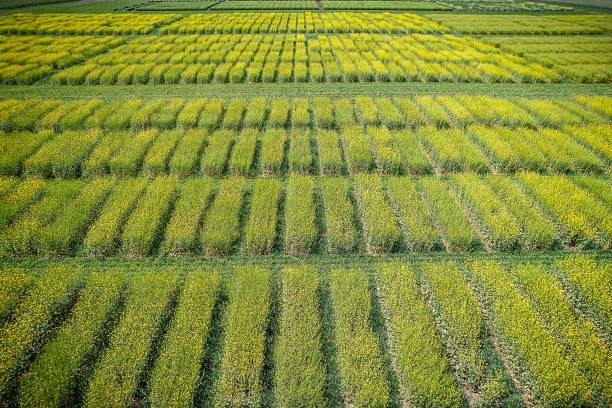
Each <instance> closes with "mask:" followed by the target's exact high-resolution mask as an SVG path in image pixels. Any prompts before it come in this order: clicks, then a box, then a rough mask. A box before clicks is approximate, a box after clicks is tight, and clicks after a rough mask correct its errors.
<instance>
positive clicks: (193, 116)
mask: <svg viewBox="0 0 612 408" xmlns="http://www.w3.org/2000/svg"><path fill="white" fill-rule="evenodd" d="M207 102H208V100H207V99H192V100H190V101H188V102H187V103H185V106H183V109H182V110H181V111H180V112H179V113H178V115H177V117H176V126H178V127H194V126H196V125H197V124H198V118H199V117H200V112H202V109H204V106H205V105H206V103H207Z"/></svg>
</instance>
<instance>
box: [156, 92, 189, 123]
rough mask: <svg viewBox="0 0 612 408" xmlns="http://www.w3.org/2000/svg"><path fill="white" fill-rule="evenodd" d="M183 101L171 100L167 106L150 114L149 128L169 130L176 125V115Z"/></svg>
mask: <svg viewBox="0 0 612 408" xmlns="http://www.w3.org/2000/svg"><path fill="white" fill-rule="evenodd" d="M184 104H185V101H184V100H182V99H180V98H173V99H170V100H169V101H168V103H167V104H165V105H162V106H161V107H160V108H159V109H157V110H155V111H154V112H152V113H151V126H153V127H157V128H160V129H170V128H173V127H174V125H175V124H176V115H177V114H178V112H179V110H180V109H181V108H182V107H183V105H184Z"/></svg>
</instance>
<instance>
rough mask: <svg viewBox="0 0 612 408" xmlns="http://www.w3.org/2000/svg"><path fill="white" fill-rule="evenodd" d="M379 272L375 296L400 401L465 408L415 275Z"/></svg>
mask: <svg viewBox="0 0 612 408" xmlns="http://www.w3.org/2000/svg"><path fill="white" fill-rule="evenodd" d="M379 271H380V278H379V279H378V282H377V287H378V294H379V297H380V302H381V305H382V311H383V314H384V316H385V319H386V321H387V325H388V327H389V328H390V330H389V342H390V345H391V347H390V350H391V356H392V359H393V361H394V365H395V371H396V373H397V376H398V381H399V383H400V390H401V396H402V399H403V400H404V401H410V402H412V403H414V404H415V405H417V406H462V405H465V403H466V402H465V397H464V396H463V394H462V393H461V389H460V388H459V384H457V381H456V380H455V379H454V378H453V375H452V373H451V372H450V370H449V369H448V362H447V361H446V356H445V350H444V348H443V347H442V344H440V340H439V339H438V336H437V333H436V327H435V323H434V321H433V319H432V317H431V314H430V312H429V311H428V310H427V307H426V305H425V299H424V297H423V295H422V294H421V291H420V290H419V287H418V286H417V276H416V274H415V273H414V272H413V271H412V269H411V267H410V266H409V265H406V264H401V265H395V264H382V265H381V266H380V267H379ZM423 384H427V387H424V386H423Z"/></svg>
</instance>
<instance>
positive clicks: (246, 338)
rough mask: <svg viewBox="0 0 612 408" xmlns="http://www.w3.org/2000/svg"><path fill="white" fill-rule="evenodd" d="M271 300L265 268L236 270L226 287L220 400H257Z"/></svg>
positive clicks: (241, 402) (218, 385)
mask: <svg viewBox="0 0 612 408" xmlns="http://www.w3.org/2000/svg"><path fill="white" fill-rule="evenodd" d="M270 302H271V293H270V272H269V271H268V270H266V269H262V268H255V267H244V268H240V269H238V270H237V271H236V273H235V274H234V277H233V279H232V282H231V286H230V290H229V306H228V309H227V316H228V319H227V324H226V327H225V344H224V345H223V350H222V358H221V367H220V369H219V371H220V374H219V379H218V381H217V383H216V396H215V400H216V401H218V402H219V404H222V405H224V406H256V405H258V404H259V401H260V399H261V395H262V392H263V384H262V382H261V372H262V370H263V367H264V348H265V340H266V329H267V326H268V314H269V309H270Z"/></svg>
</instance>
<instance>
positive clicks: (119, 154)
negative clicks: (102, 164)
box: [108, 129, 158, 177]
mask: <svg viewBox="0 0 612 408" xmlns="http://www.w3.org/2000/svg"><path fill="white" fill-rule="evenodd" d="M157 133H158V131H157V130H156V129H148V130H143V131H140V132H138V133H136V134H135V135H134V136H133V137H132V138H131V139H127V140H126V141H125V143H123V145H122V146H121V147H120V148H119V150H117V151H116V153H115V154H114V155H113V156H112V157H111V159H110V162H109V164H108V167H109V168H110V172H111V174H112V175H114V176H119V177H125V176H133V175H135V174H136V172H137V171H138V168H139V167H140V165H141V163H142V160H143V158H144V156H145V154H146V152H147V150H148V149H149V146H150V145H151V143H153V141H154V140H155V138H156V137H157Z"/></svg>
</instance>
